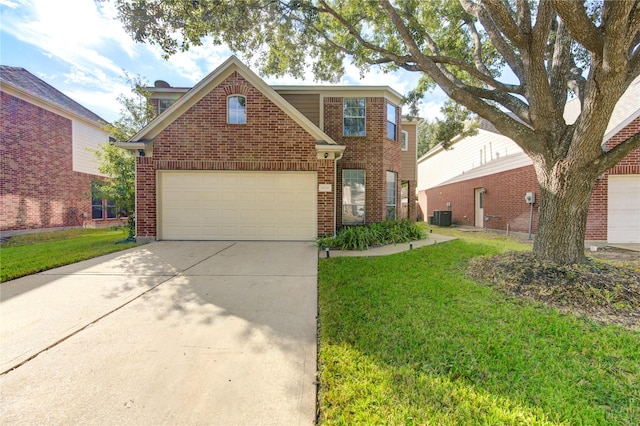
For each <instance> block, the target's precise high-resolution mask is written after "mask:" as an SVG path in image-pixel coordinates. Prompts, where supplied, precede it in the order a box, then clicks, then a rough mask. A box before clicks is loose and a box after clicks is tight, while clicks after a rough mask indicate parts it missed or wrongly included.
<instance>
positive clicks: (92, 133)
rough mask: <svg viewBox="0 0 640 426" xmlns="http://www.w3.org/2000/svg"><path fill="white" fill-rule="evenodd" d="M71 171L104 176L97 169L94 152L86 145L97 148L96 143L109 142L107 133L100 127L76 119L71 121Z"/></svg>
mask: <svg viewBox="0 0 640 426" xmlns="http://www.w3.org/2000/svg"><path fill="white" fill-rule="evenodd" d="M72 123H73V125H72V132H73V171H74V172H81V173H89V174H92V175H99V176H104V175H103V174H102V173H100V172H99V171H98V163H97V161H96V158H95V156H94V154H93V153H92V152H90V151H88V150H87V147H90V148H92V149H98V145H104V144H106V143H108V142H109V135H108V134H107V133H106V132H105V131H104V130H102V129H99V128H97V127H95V126H92V125H90V124H86V123H83V122H81V121H78V120H73V121H72Z"/></svg>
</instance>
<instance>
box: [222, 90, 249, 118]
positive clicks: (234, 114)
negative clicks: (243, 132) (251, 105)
mask: <svg viewBox="0 0 640 426" xmlns="http://www.w3.org/2000/svg"><path fill="white" fill-rule="evenodd" d="M227 123H228V124H247V98H246V97H245V96H241V95H233V96H229V97H228V98H227Z"/></svg>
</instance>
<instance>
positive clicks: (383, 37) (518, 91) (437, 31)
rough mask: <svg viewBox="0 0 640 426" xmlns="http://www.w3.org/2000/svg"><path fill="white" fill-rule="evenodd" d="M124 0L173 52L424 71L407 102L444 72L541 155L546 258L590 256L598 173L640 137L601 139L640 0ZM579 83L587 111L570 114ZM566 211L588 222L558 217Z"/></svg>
mask: <svg viewBox="0 0 640 426" xmlns="http://www.w3.org/2000/svg"><path fill="white" fill-rule="evenodd" d="M113 1H115V3H116V4H117V7H118V11H119V16H120V19H121V20H122V22H123V23H124V26H125V28H126V29H127V30H128V31H129V32H130V34H131V35H132V36H133V37H134V38H135V40H137V41H140V42H147V43H154V44H158V45H159V46H160V47H161V48H162V49H163V50H164V52H165V53H166V55H167V56H169V55H171V54H173V53H175V52H176V51H178V50H185V49H189V48H190V47H191V46H194V45H200V44H202V43H203V42H205V41H207V42H209V41H210V42H212V43H213V44H222V43H225V44H227V45H228V46H229V47H230V49H231V50H233V51H235V52H238V53H239V54H240V55H241V56H243V57H245V58H249V59H250V60H251V62H252V65H254V66H256V67H258V68H259V69H260V70H261V71H262V72H263V73H266V74H272V75H282V74H292V75H297V76H300V75H302V73H303V72H304V71H305V69H306V67H311V69H312V70H313V73H314V75H315V76H316V78H317V79H319V80H324V81H336V80H337V79H339V78H340V76H341V75H342V74H343V73H344V63H345V61H346V60H348V61H351V62H352V63H354V64H355V65H357V66H358V67H360V69H361V70H367V69H368V68H370V67H373V66H376V67H380V68H382V69H383V70H385V71H387V72H393V71H395V70H397V69H399V68H402V69H405V70H408V71H412V72H417V73H420V75H421V79H420V83H419V84H418V86H417V87H416V88H415V89H414V90H413V91H412V92H411V93H409V94H408V95H407V100H408V101H409V102H415V101H417V100H419V99H421V98H422V97H423V96H424V94H425V92H426V91H427V90H429V89H430V88H431V87H433V86H434V84H436V85H438V86H439V87H440V88H442V90H443V91H444V92H445V93H446V94H447V95H448V96H449V97H450V98H451V99H453V100H454V101H456V102H457V103H459V104H461V105H463V106H464V107H466V108H467V109H468V110H470V111H472V112H474V113H475V114H477V115H479V116H480V117H482V118H484V119H486V120H488V121H489V122H491V123H492V124H493V125H494V126H495V127H496V128H497V130H498V131H500V132H501V133H502V134H503V135H505V136H507V137H509V138H511V139H512V140H514V141H515V142H516V143H517V144H518V145H519V146H520V147H521V148H522V149H523V150H524V151H525V152H526V153H527V154H528V155H529V156H530V157H531V158H532V160H533V164H534V168H535V170H536V174H537V177H538V181H539V183H540V189H541V205H540V206H541V216H540V220H539V226H538V232H537V235H536V241H535V245H534V252H535V253H536V254H537V255H539V256H540V257H543V258H549V259H553V260H556V261H559V262H564V263H568V262H576V261H583V260H584V252H583V250H582V245H583V243H584V235H585V229H586V215H587V210H588V205H589V199H590V195H591V192H592V189H593V184H594V181H595V178H596V177H598V176H599V175H601V174H602V173H603V172H605V171H606V170H608V169H610V168H611V167H612V166H614V165H615V164H617V163H618V162H619V161H620V160H621V159H622V158H624V157H625V156H626V155H628V154H629V153H630V152H631V151H632V150H634V149H636V148H638V147H640V135H635V136H632V137H630V138H629V139H627V140H626V141H623V142H622V143H620V144H619V145H617V146H616V147H613V148H611V149H603V147H602V142H603V137H604V134H605V130H606V127H607V124H608V122H609V120H610V118H611V114H612V111H613V109H614V107H615V105H616V103H617V101H618V100H619V99H620V97H621V95H622V94H623V93H624V92H625V90H626V89H627V88H628V87H629V85H630V84H631V83H632V81H633V80H634V79H635V78H636V77H638V75H639V74H640V47H639V46H640V5H639V1H640V0H587V1H583V0H459V1H457V2H455V1H450V0H431V1H423V0H395V1H391V0H379V1H374V0H339V1H338V0H335V1H332V0H171V1H167V0H113ZM505 76H509V77H508V78H506V77H505ZM570 96H575V97H577V98H578V99H579V102H580V104H581V113H580V115H579V116H578V117H577V119H576V120H575V122H572V123H567V122H565V119H564V117H563V111H564V108H565V104H566V102H567V100H568V99H569V97H570ZM563 215H567V217H572V218H574V220H575V221H576V222H577V223H578V225H576V226H565V227H564V229H559V226H558V225H557V222H558V221H559V220H558V219H559V218H560V217H562V216H563Z"/></svg>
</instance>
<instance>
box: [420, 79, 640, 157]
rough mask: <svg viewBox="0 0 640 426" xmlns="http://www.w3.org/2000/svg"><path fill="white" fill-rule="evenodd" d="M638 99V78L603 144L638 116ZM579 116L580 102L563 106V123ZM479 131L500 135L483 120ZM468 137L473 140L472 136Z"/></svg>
mask: <svg viewBox="0 0 640 426" xmlns="http://www.w3.org/2000/svg"><path fill="white" fill-rule="evenodd" d="M638 99H640V77H638V78H636V79H635V80H634V81H633V83H631V84H630V85H629V87H628V88H627V91H626V92H624V93H623V95H622V96H621V97H620V99H619V100H618V103H617V104H616V106H615V108H614V109H613V112H612V114H611V119H610V120H609V124H608V125H607V129H606V131H605V135H604V138H603V141H602V143H603V144H604V143H605V142H606V141H608V140H609V139H610V138H611V137H613V136H614V135H615V134H616V133H618V132H619V131H620V130H622V129H623V128H624V127H626V126H627V124H629V123H630V122H632V121H633V120H635V119H636V118H637V117H639V116H640V102H639V101H638ZM579 114H580V102H579V101H578V99H577V98H575V99H571V100H570V101H569V102H567V104H566V106H565V110H564V118H565V121H566V122H567V123H573V122H574V121H575V120H576V118H577V117H578V115H579ZM479 129H480V130H486V131H489V132H493V133H497V134H500V133H499V132H498V130H497V129H496V128H495V127H494V126H493V125H492V124H491V123H489V122H488V121H487V120H485V119H480V126H479ZM470 137H471V138H473V136H470ZM464 139H465V138H461V137H460V136H456V137H454V138H453V143H452V144H451V146H453V145H454V144H456V143H458V142H460V141H462V140H464ZM514 143H515V142H514ZM443 150H444V149H443V148H442V144H438V145H436V146H435V147H433V148H432V149H431V150H429V151H428V152H427V153H425V154H424V155H423V156H422V157H420V158H419V159H418V162H419V163H420V162H422V161H424V160H426V159H427V158H430V157H433V156H434V155H436V154H438V153H439V152H442V151H443Z"/></svg>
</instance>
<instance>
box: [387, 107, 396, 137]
mask: <svg viewBox="0 0 640 426" xmlns="http://www.w3.org/2000/svg"><path fill="white" fill-rule="evenodd" d="M397 127H398V111H397V109H396V107H395V105H391V104H387V137H388V138H389V139H393V140H394V141H395V140H396V129H397Z"/></svg>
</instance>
